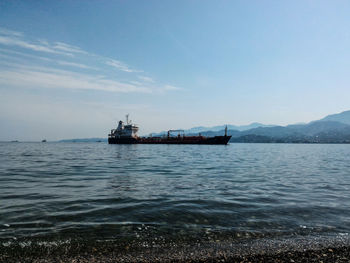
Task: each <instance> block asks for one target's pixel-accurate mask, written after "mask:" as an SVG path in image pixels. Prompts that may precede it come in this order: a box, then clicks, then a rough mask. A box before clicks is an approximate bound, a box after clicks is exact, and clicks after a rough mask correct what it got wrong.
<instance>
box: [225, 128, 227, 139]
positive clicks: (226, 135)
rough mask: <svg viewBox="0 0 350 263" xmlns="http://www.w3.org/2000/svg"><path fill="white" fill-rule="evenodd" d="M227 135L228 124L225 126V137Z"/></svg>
mask: <svg viewBox="0 0 350 263" xmlns="http://www.w3.org/2000/svg"><path fill="white" fill-rule="evenodd" d="M226 136H227V125H226V127H225V137H226Z"/></svg>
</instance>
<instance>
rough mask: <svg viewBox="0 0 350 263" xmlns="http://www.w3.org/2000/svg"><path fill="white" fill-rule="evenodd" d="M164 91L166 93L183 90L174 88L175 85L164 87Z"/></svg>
mask: <svg viewBox="0 0 350 263" xmlns="http://www.w3.org/2000/svg"><path fill="white" fill-rule="evenodd" d="M164 90H165V91H170V90H181V88H179V87H175V86H173V85H165V86H164Z"/></svg>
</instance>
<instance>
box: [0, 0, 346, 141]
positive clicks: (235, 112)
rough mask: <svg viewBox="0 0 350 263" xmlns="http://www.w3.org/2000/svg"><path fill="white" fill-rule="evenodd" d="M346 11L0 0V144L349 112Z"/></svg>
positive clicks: (311, 4) (271, 4)
mask: <svg viewBox="0 0 350 263" xmlns="http://www.w3.org/2000/svg"><path fill="white" fill-rule="evenodd" d="M349 14H350V2H349V1H341V0H337V1H307V0H302V1H275V0H273V1H268V0H266V1H260V0H259V1H258V0H257V1H254V0H252V1H234V0H232V1H220V0H219V1H206V0H198V1H195V0H187V1H181V0H180V1H166V0H165V1H164V0H159V1H153V0H149V1H103V0H100V1H97V0H96V1H79V0H75V1H68V0H67V1H34V0H32V1H16V0H11V1H5V0H3V1H0V127H1V129H0V141H6V140H21V141H25V140H26V141H35V140H42V139H44V138H45V139H47V140H59V139H65V138H89V137H107V134H108V132H109V131H110V129H112V128H115V127H116V125H117V121H119V120H120V119H121V120H124V119H125V115H126V114H130V119H131V120H132V121H133V122H134V123H136V124H137V125H139V127H140V131H139V133H140V134H141V135H145V134H148V133H151V132H159V131H164V130H169V129H179V128H182V129H188V128H191V127H196V126H214V125H222V124H235V125H244V124H249V123H251V122H260V123H264V124H276V125H287V124H291V123H300V122H309V121H312V120H317V119H320V118H322V117H324V116H326V115H328V114H332V113H337V112H341V111H345V110H349V109H350V48H349V47H350V30H349V28H350V16H349Z"/></svg>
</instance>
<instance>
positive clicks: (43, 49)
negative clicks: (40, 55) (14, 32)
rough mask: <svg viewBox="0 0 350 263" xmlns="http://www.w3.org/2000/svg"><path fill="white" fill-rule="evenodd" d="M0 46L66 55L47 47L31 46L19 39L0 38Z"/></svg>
mask: <svg viewBox="0 0 350 263" xmlns="http://www.w3.org/2000/svg"><path fill="white" fill-rule="evenodd" d="M0 44H3V45H6V46H17V47H21V48H26V49H31V50H34V51H40V52H47V53H56V54H66V53H64V52H59V51H56V50H54V49H52V48H51V47H49V46H45V45H38V44H32V43H29V42H26V41H23V40H21V39H18V38H14V37H8V36H0Z"/></svg>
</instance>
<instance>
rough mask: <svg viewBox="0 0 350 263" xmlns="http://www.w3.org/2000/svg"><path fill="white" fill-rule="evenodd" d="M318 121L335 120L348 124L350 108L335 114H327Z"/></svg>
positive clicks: (349, 122)
mask: <svg viewBox="0 0 350 263" xmlns="http://www.w3.org/2000/svg"><path fill="white" fill-rule="evenodd" d="M320 121H336V122H341V123H344V124H349V125H350V110H349V111H343V112H341V113H337V114H332V115H328V116H326V117H324V118H323V119H321V120H320Z"/></svg>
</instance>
